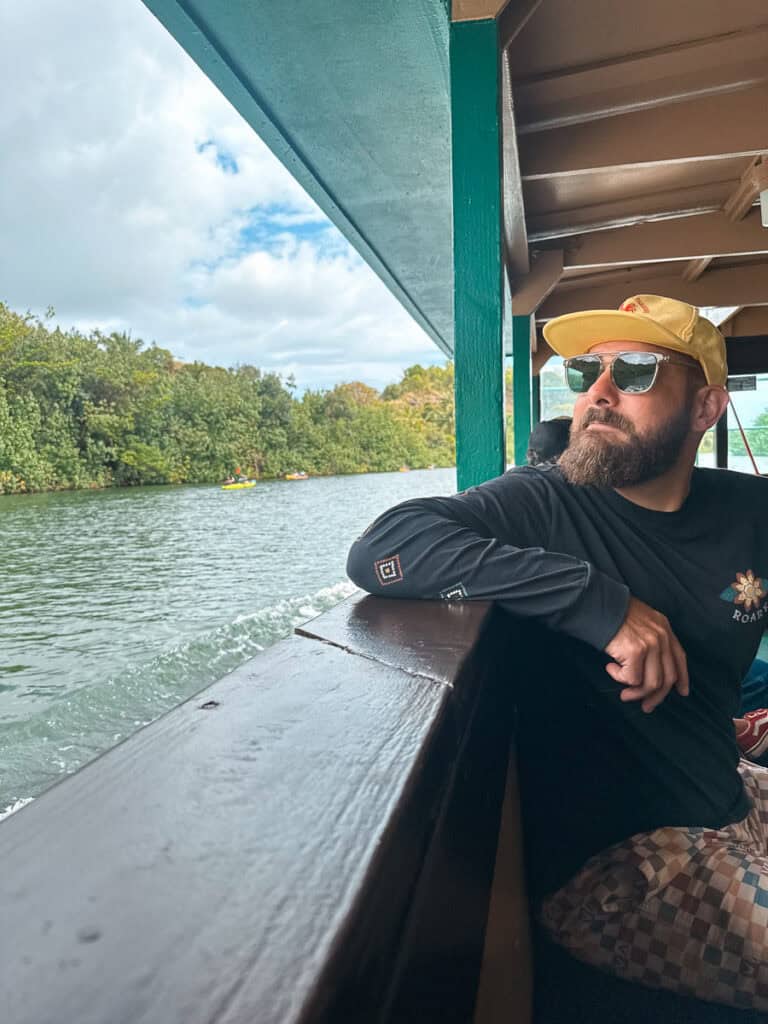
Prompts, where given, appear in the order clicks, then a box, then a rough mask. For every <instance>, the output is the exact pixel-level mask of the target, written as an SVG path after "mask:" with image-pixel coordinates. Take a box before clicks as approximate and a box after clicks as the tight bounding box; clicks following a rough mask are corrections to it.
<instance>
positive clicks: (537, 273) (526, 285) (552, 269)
mask: <svg viewBox="0 0 768 1024" xmlns="http://www.w3.org/2000/svg"><path fill="white" fill-rule="evenodd" d="M562 274H563V254H562V252H561V250H559V249H550V250H546V251H543V252H539V253H537V254H536V256H535V258H534V259H533V260H532V261H531V270H530V273H528V274H526V275H525V276H524V277H521V278H518V279H517V280H516V281H514V282H513V283H512V285H511V287H510V292H511V296H512V313H513V314H514V315H515V316H528V315H530V314H531V313H534V312H535V311H536V310H537V309H538V307H539V306H540V305H541V303H542V302H543V301H544V299H546V297H547V296H548V295H549V293H550V292H551V291H552V289H553V288H554V287H555V285H556V284H557V282H558V281H559V280H560V278H561V277H562Z"/></svg>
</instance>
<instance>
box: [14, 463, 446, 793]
mask: <svg viewBox="0 0 768 1024" xmlns="http://www.w3.org/2000/svg"><path fill="white" fill-rule="evenodd" d="M454 488H455V474H454V471H453V470H431V471H426V470H425V471H414V472H411V473H385V474H376V475H365V476H352V477H330V478H325V479H311V480H307V481H300V482H290V483H289V482H286V481H276V482H270V483H260V484H258V485H257V486H256V487H255V488H253V489H252V490H246V491H229V492H227V491H222V490H220V489H219V488H217V487H184V488H170V487H163V488H157V487H155V488H140V489H135V490H119V491H93V492H78V493H71V494H51V495H36V496H31V497H18V498H17V497H14V498H8V497H6V498H0V746H1V747H2V758H1V759H0V764H1V766H2V767H1V769H0V770H1V775H0V812H2V811H3V809H4V808H7V807H9V806H12V805H15V804H16V803H18V802H19V801H24V800H27V799H29V798H30V797H34V796H36V795H37V794H38V793H40V792H42V790H43V789H45V788H46V787H48V786H49V785H51V783H53V782H55V781H56V780H57V779H59V778H60V777H61V776H62V775H65V774H67V773H69V772H72V771H74V770H75V769H76V768H78V767H79V766H80V765H82V764H84V763H85V762H86V761H88V760H90V759H91V758H93V757H95V756H96V755H97V754H99V753H101V752H102V751H104V750H106V749H108V748H109V747H110V746H112V745H114V744H115V743H117V742H118V741H119V740H121V739H123V738H125V737H126V736H128V735H130V734H131V733H132V732H134V731H135V730H136V729H138V728H139V727H140V726H142V725H143V724H145V723H147V722H149V721H151V720H152V719H153V718H156V717H157V716H158V715H159V714H161V713H162V712H164V711H166V710H168V709H169V708H171V707H173V706H174V705H176V704H178V703H179V702H180V701H182V700H184V699H185V698H187V697H189V696H190V695H191V694H193V693H195V692H196V691H198V690H200V689H201V688H202V687H204V686H206V685H208V684H209V683H212V682H214V681H215V680H216V679H219V678H221V676H223V675H224V674H225V673H226V672H228V671H230V670H231V669H233V668H235V667H236V666H237V665H240V664H242V662H244V661H246V660H247V659H248V658H250V657H253V656H254V655H255V654H257V653H258V652H259V651H260V650H262V649H263V648H264V647H266V646H268V645H269V644H270V643H273V642H274V641H275V640H277V639H279V638H280V637H282V636H285V635H287V634H289V633H290V632H291V630H292V629H293V627H294V626H295V625H297V624H298V623H300V622H303V621H306V619H308V618H311V617H313V616H314V615H316V614H318V613H319V612H321V611H324V610H326V609H328V608H330V607H332V606H333V605H334V604H336V603H338V602H339V601H341V600H343V599H344V598H345V597H346V596H348V595H349V594H351V593H353V591H354V588H353V587H352V585H351V584H350V583H349V581H348V580H347V578H346V575H345V572H344V565H345V561H346V551H347V549H348V547H349V544H350V543H351V541H352V540H353V539H354V537H355V536H357V534H359V533H360V532H361V530H362V529H363V528H364V527H365V526H366V525H367V524H368V522H370V520H371V519H373V518H374V516H376V515H377V514H378V513H379V512H382V511H383V510H384V509H385V508H387V507H388V506H390V505H392V504H394V503H395V502H396V501H400V500H404V499H406V498H409V497H413V496H416V495H425V494H448V493H451V492H452V491H453V490H454Z"/></svg>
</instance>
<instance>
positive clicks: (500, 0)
mask: <svg viewBox="0 0 768 1024" xmlns="http://www.w3.org/2000/svg"><path fill="white" fill-rule="evenodd" d="M507 3H508V0H452V3H451V21H485V20H486V19H490V18H497V17H498V16H499V14H500V13H501V11H503V10H504V8H505V7H506V6H507Z"/></svg>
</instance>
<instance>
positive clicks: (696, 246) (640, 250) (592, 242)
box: [565, 210, 768, 285]
mask: <svg viewBox="0 0 768 1024" xmlns="http://www.w3.org/2000/svg"><path fill="white" fill-rule="evenodd" d="M763 253H768V229H766V228H764V227H763V226H762V225H761V223H760V211H759V210H752V211H751V212H750V213H749V214H748V215H747V216H746V217H745V218H744V219H743V220H741V221H737V222H733V221H731V220H729V219H728V218H727V217H726V216H725V214H724V213H708V214H703V215H701V216H698V217H686V218H685V225H684V226H681V224H680V222H679V221H678V220H671V219H670V220H660V221H656V222H655V223H651V224H635V225H633V226H632V227H625V228H618V229H617V230H615V231H596V232H594V233H591V234H582V235H579V236H578V238H577V240H575V241H574V242H573V243H572V245H571V248H570V249H569V250H568V251H567V252H566V256H565V266H566V267H594V268H599V267H611V266H619V265H624V266H627V265H630V264H637V263H658V262H662V261H668V260H694V259H701V258H702V257H707V258H710V259H711V258H712V257H714V256H739V255H750V254H752V255H760V254H763ZM766 284H767V285H768V281H767V282H766Z"/></svg>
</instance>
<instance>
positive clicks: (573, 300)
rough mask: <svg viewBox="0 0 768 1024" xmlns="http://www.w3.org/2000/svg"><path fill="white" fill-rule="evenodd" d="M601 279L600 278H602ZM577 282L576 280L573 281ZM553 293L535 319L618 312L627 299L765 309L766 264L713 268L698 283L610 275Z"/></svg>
mask: <svg viewBox="0 0 768 1024" xmlns="http://www.w3.org/2000/svg"><path fill="white" fill-rule="evenodd" d="M602 276H604V275H599V276H598V277H602ZM575 280H576V282H578V281H579V279H578V278H577V279H575ZM563 285H564V282H561V284H560V286H559V287H558V288H557V289H555V291H554V292H552V294H551V295H550V296H549V297H548V298H547V300H546V301H545V302H544V303H543V304H542V305H541V306H540V307H539V310H538V314H537V315H538V317H539V318H541V319H547V318H549V317H553V316H560V315H561V314H563V313H573V312H576V311H577V310H580V309H617V308H618V307H619V305H620V304H621V303H622V302H623V301H624V299H626V298H627V296H628V295H637V294H643V293H649V294H651V295H668V296H670V298H675V299H681V300H682V301H683V302H690V303H691V304H693V305H695V306H766V305H768V262H763V263H759V264H745V265H742V266H736V267H723V268H716V269H714V270H710V271H708V272H707V273H706V274H705V275H704V276H703V277H701V278H700V279H699V280H698V281H683V279H682V278H681V277H680V276H679V275H670V274H658V273H657V272H656V269H655V268H654V271H653V272H652V274H649V272H648V268H640V270H639V271H632V270H627V271H624V272H623V273H620V274H611V275H610V279H609V280H606V281H605V283H600V281H599V280H595V279H594V278H593V279H591V281H590V283H589V284H587V285H586V286H585V287H581V286H579V287H568V288H564V287H563Z"/></svg>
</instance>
